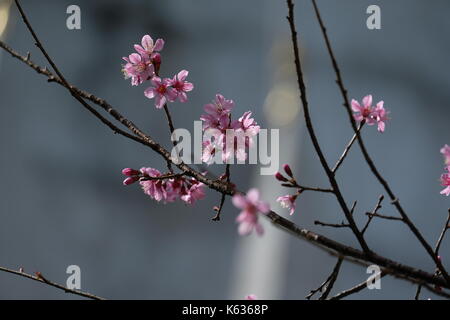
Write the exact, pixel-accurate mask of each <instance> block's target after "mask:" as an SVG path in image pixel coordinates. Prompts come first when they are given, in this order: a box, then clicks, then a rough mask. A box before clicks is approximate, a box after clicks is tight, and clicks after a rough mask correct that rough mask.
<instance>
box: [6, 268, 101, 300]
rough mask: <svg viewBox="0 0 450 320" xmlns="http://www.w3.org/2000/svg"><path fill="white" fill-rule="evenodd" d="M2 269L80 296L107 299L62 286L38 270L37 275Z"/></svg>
mask: <svg viewBox="0 0 450 320" xmlns="http://www.w3.org/2000/svg"><path fill="white" fill-rule="evenodd" d="M0 271H2V272H7V273H11V274H14V275H16V276H20V277H24V278H27V279H30V280H34V281H37V282H40V283H43V284H46V285H48V286H51V287H54V288H57V289H60V290H63V291H64V292H66V293H71V294H75V295H78V296H81V297H85V298H89V299H92V300H105V299H104V298H101V297H99V296H96V295H93V294H91V293H88V292H83V291H79V290H73V289H68V288H66V287H64V286H62V285H60V284H57V283H55V282H53V281H50V280H48V279H46V278H44V276H43V275H42V274H41V273H40V272H36V275H35V276H33V275H31V274H27V273H25V272H22V271H16V270H12V269H8V268H5V267H0Z"/></svg>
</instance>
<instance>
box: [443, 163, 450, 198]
mask: <svg viewBox="0 0 450 320" xmlns="http://www.w3.org/2000/svg"><path fill="white" fill-rule="evenodd" d="M449 169H450V167H448V168H447V169H446V170H447V171H449ZM441 183H442V186H443V187H446V188H445V189H444V190H442V191H441V194H443V195H446V196H447V197H448V196H450V173H444V174H443V175H442V176H441Z"/></svg>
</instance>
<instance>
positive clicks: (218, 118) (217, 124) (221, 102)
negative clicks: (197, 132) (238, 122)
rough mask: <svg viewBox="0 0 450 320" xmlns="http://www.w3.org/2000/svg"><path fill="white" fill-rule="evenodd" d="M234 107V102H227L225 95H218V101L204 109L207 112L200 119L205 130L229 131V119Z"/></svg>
mask: <svg viewBox="0 0 450 320" xmlns="http://www.w3.org/2000/svg"><path fill="white" fill-rule="evenodd" d="M233 107H234V102H233V100H227V99H225V97H224V96H223V95H221V94H216V100H215V101H214V102H213V103H209V104H206V105H205V106H204V107H203V109H204V110H205V112H206V114H204V115H202V116H201V117H200V119H201V120H202V121H203V129H204V130H206V129H209V128H214V129H222V130H223V129H227V128H228V127H229V124H230V120H229V118H230V114H231V109H233Z"/></svg>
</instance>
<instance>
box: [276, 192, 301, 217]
mask: <svg viewBox="0 0 450 320" xmlns="http://www.w3.org/2000/svg"><path fill="white" fill-rule="evenodd" d="M296 199H297V197H296V196H291V195H286V196H282V197H278V198H277V202H279V203H280V205H281V206H282V207H283V208H286V209H288V210H289V214H290V215H291V216H292V215H293V214H294V212H295V200H296Z"/></svg>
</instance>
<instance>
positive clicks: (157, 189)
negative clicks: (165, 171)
mask: <svg viewBox="0 0 450 320" xmlns="http://www.w3.org/2000/svg"><path fill="white" fill-rule="evenodd" d="M141 173H142V175H143V177H144V178H145V177H150V178H157V177H160V176H162V174H161V172H159V171H158V170H157V169H153V168H142V169H141ZM165 183H166V181H164V180H159V179H149V180H145V179H143V180H141V181H140V182H139V184H140V185H141V187H142V190H143V191H144V193H145V194H146V195H148V196H150V197H151V198H152V199H154V200H156V201H161V200H165V201H167V193H166V188H165Z"/></svg>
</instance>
